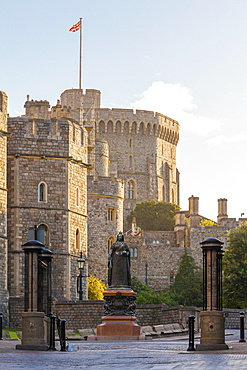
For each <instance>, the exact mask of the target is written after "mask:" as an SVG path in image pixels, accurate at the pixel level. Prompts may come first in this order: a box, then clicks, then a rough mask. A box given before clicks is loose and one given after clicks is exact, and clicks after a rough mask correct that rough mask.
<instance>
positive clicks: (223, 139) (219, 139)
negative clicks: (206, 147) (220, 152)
mask: <svg viewBox="0 0 247 370" xmlns="http://www.w3.org/2000/svg"><path fill="white" fill-rule="evenodd" d="M246 140H247V135H240V134H237V135H235V136H229V137H227V136H225V135H218V136H214V137H213V138H211V139H208V140H207V141H206V143H207V144H212V145H216V146H217V145H223V144H229V143H236V142H239V141H246Z"/></svg>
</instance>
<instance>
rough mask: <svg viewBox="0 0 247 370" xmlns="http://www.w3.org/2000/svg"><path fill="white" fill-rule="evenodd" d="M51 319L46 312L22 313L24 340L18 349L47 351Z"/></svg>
mask: <svg viewBox="0 0 247 370" xmlns="http://www.w3.org/2000/svg"><path fill="white" fill-rule="evenodd" d="M48 325H49V318H48V317H46V316H45V314H44V312H23V313H22V340H21V344H19V345H17V346H16V349H22V350H34V351H47V350H48V349H49V345H48Z"/></svg>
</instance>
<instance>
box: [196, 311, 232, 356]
mask: <svg viewBox="0 0 247 370" xmlns="http://www.w3.org/2000/svg"><path fill="white" fill-rule="evenodd" d="M200 317H201V340H200V344H197V345H196V350H197V351H207V350H217V349H228V346H227V345H226V344H225V317H224V313H223V312H222V311H216V310H213V311H202V312H201V313H200Z"/></svg>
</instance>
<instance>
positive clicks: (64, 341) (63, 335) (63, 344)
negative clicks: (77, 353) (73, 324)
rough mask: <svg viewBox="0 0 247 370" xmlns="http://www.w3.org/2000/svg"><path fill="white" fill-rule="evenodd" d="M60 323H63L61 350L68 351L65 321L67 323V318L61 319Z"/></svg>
mask: <svg viewBox="0 0 247 370" xmlns="http://www.w3.org/2000/svg"><path fill="white" fill-rule="evenodd" d="M60 323H61V340H60V343H61V350H60V351H63V352H65V351H66V336H65V323H66V320H65V319H61V320H60Z"/></svg>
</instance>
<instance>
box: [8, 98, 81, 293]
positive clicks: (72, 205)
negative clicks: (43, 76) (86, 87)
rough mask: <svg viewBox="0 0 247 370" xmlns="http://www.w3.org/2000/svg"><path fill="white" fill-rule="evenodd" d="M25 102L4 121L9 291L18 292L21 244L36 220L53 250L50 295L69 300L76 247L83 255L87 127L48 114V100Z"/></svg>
mask: <svg viewBox="0 0 247 370" xmlns="http://www.w3.org/2000/svg"><path fill="white" fill-rule="evenodd" d="M25 107H26V114H25V116H24V117H17V118H10V119H9V120H8V130H9V133H10V135H9V138H8V188H9V192H8V241H9V286H10V293H11V295H12V296H21V295H23V269H24V265H23V253H22V249H21V245H22V244H23V243H24V242H26V241H27V240H28V230H29V228H30V227H33V226H34V225H35V224H37V225H38V227H39V228H42V229H43V230H45V244H46V245H47V247H48V248H49V249H50V250H51V251H52V252H53V253H54V258H53V295H54V296H55V298H56V299H58V300H64V299H68V300H70V299H72V300H75V299H76V297H77V292H76V277H77V275H78V271H77V258H78V257H79V255H80V251H82V253H83V256H87V167H88V164H87V131H86V130H85V129H84V128H83V127H81V126H80V125H79V123H77V122H72V121H69V120H57V119H51V120H50V119H48V118H49V115H50V112H48V108H49V103H48V102H45V103H44V102H43V101H41V102H37V101H29V100H28V101H27V102H26V103H25ZM27 108H28V109H27ZM29 114H30V115H31V117H30V116H29ZM85 289H86V281H85ZM85 289H84V291H85ZM85 296H86V295H85Z"/></svg>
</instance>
